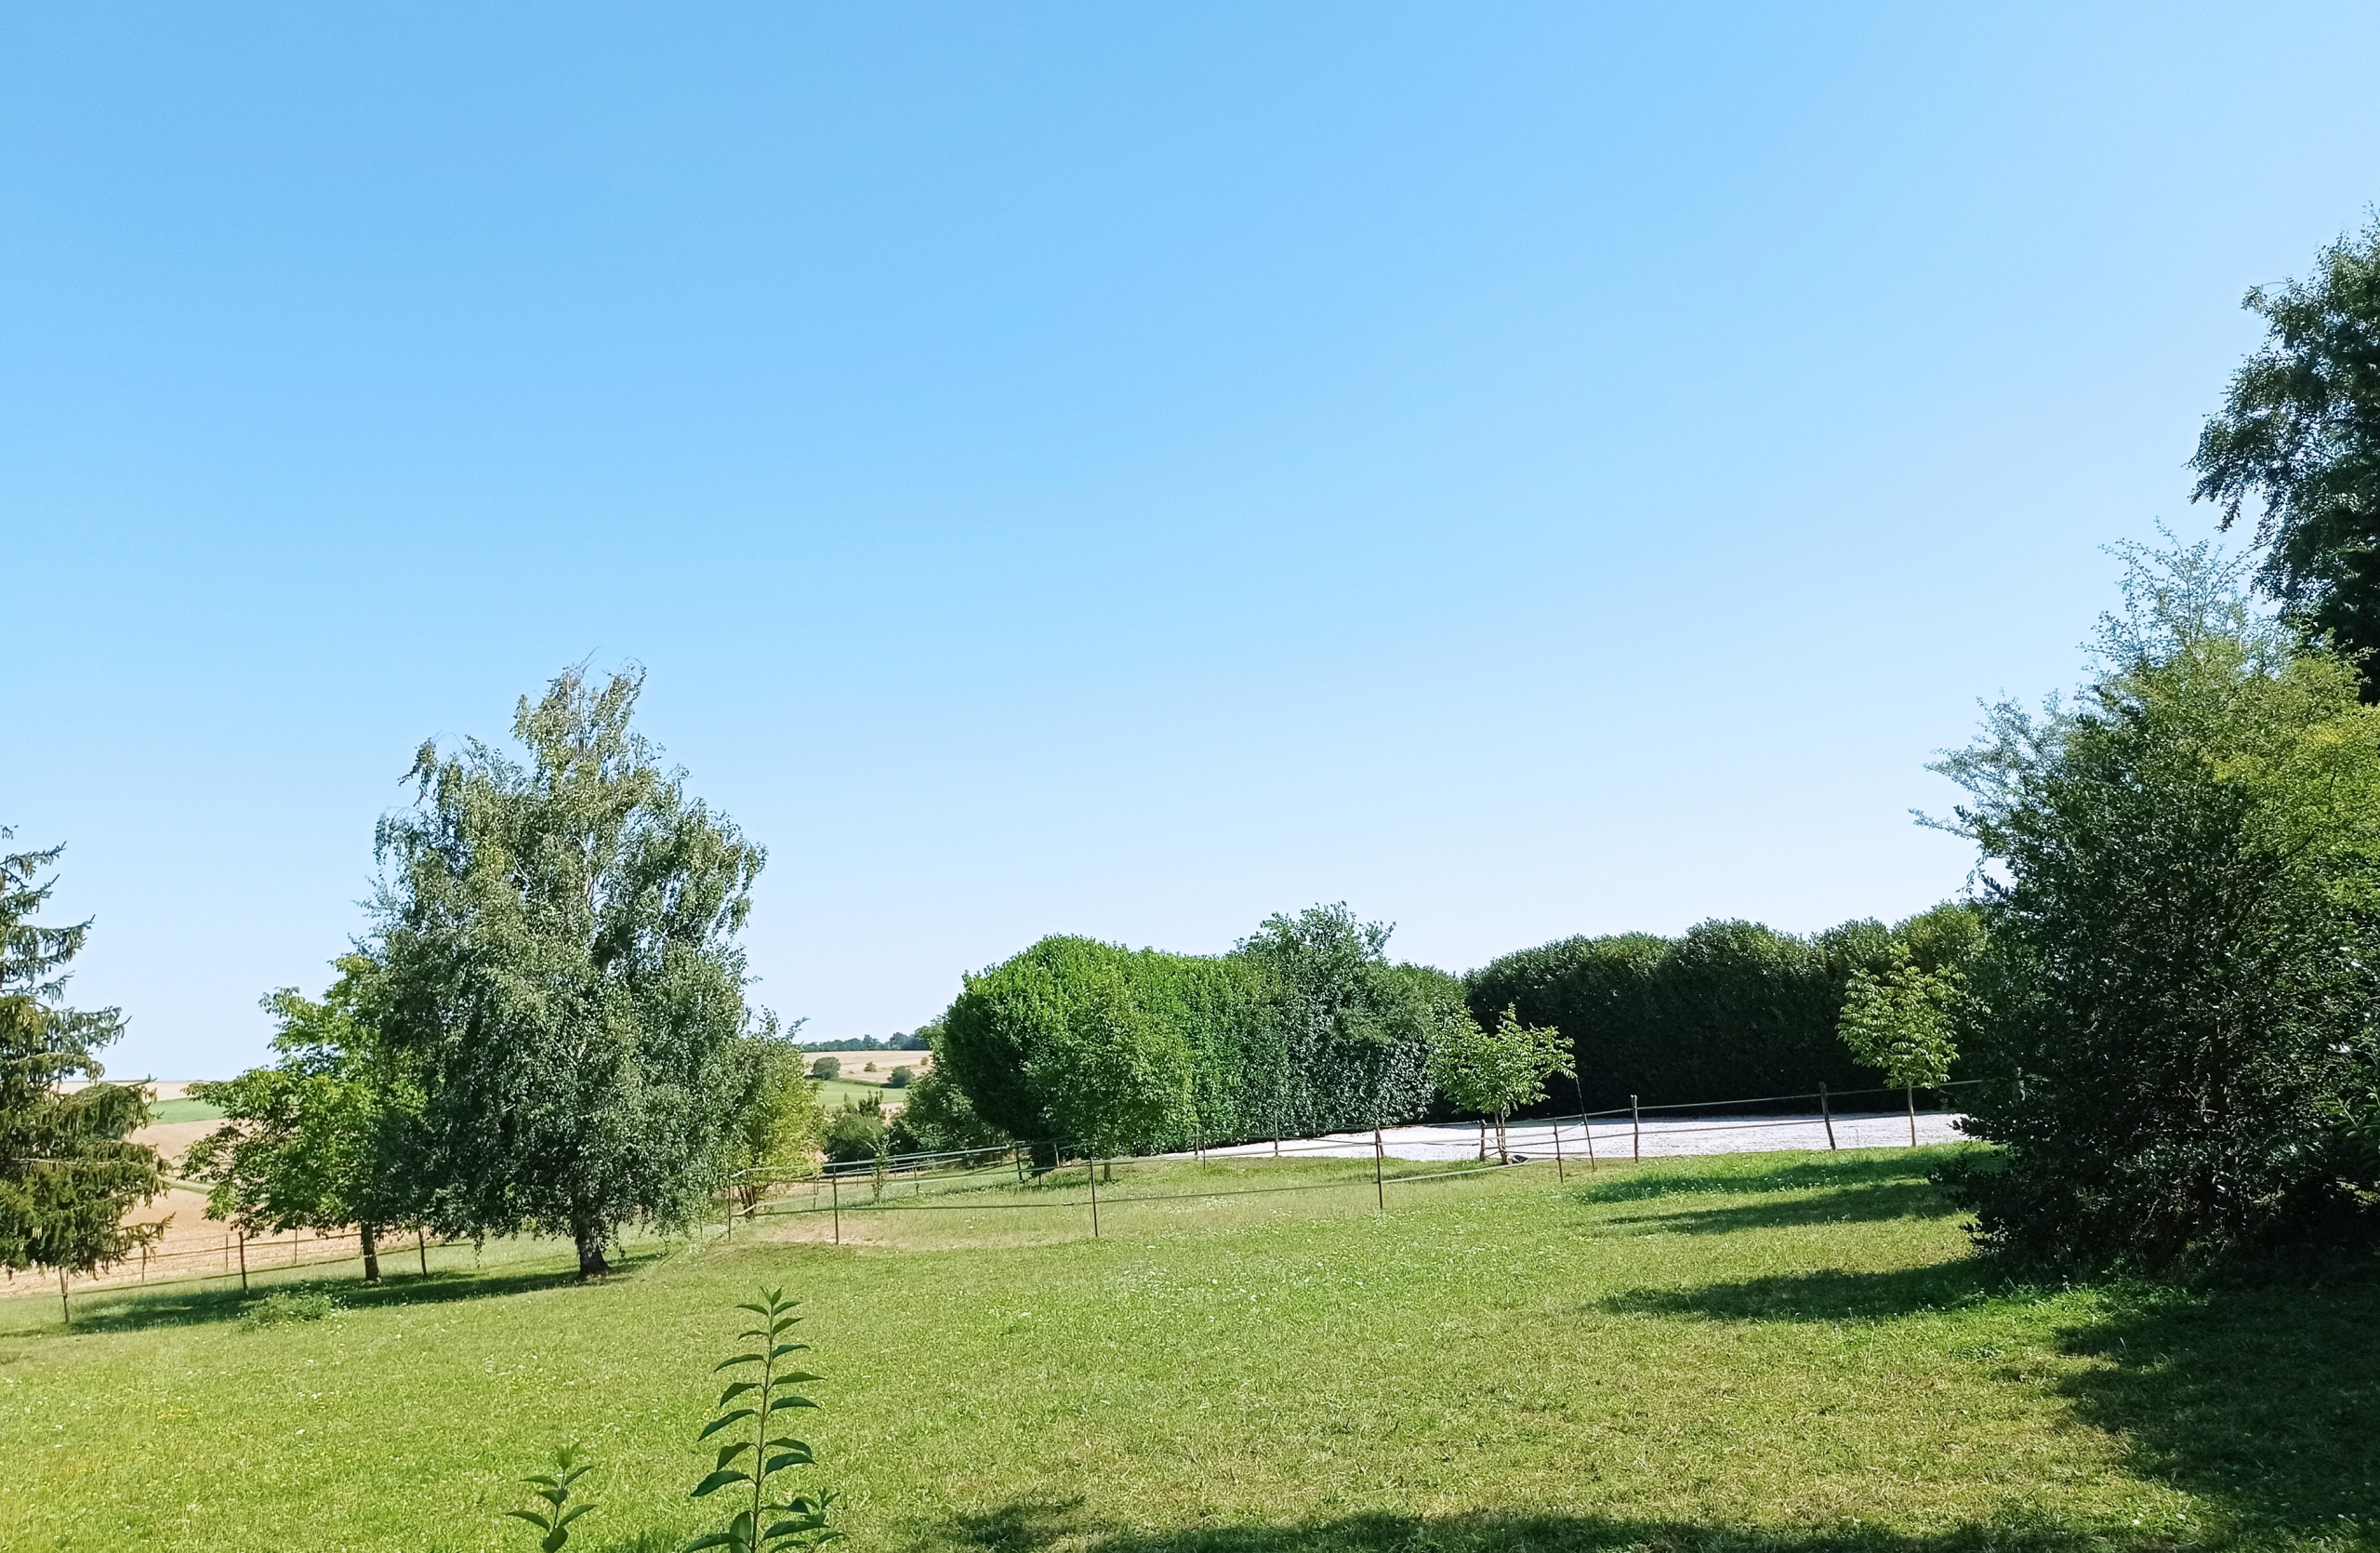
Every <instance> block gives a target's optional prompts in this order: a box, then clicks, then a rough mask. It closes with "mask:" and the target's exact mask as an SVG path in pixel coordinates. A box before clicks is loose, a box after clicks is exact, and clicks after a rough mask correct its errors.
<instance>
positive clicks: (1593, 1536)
mask: <svg viewBox="0 0 2380 1553" xmlns="http://www.w3.org/2000/svg"><path fill="white" fill-rule="evenodd" d="M2126 1546H2139V1547H2142V1548H2161V1549H2165V1548H2171V1547H2172V1546H2174V1545H2173V1544H2172V1543H2171V1542H2170V1541H2169V1540H2164V1539H2162V1538H2157V1537H2152V1536H2150V1535H2149V1534H2148V1533H2143V1532H2139V1531H2135V1530H2133V1529H2132V1528H2129V1527H2127V1528H2124V1529H2122V1531H2121V1532H2119V1531H2117V1530H2116V1529H2114V1528H2111V1527H2105V1526H2099V1527H2093V1528H2090V1529H2088V1530H2085V1529H2083V1528H2072V1529H2069V1528H2060V1527H2048V1526H2040V1525H2034V1524H2030V1523H2028V1522H2024V1521H2019V1520H2011V1521H2006V1522H1993V1523H1990V1524H1982V1525H1972V1526H1961V1527H1958V1528H1955V1529H1953V1530H1951V1531H1949V1532H1946V1533H1941V1534H1940V1535H1937V1536H1925V1537H1911V1536H1901V1535H1896V1534H1894V1533H1889V1532H1884V1531H1881V1530H1875V1529H1871V1528H1866V1527H1858V1526H1853V1527H1844V1528H1840V1529H1836V1530H1831V1531H1830V1530H1810V1531H1781V1530H1763V1529H1759V1528H1752V1527H1734V1526H1701V1525H1696V1524H1693V1523H1691V1522H1687V1521H1673V1520H1620V1519H1617V1518H1612V1517H1606V1516H1595V1515H1467V1516H1446V1517H1420V1516H1403V1515H1388V1514H1378V1513H1375V1514H1368V1515H1355V1516H1348V1517H1345V1518H1344V1519H1342V1520H1326V1521H1316V1522H1313V1523H1310V1524H1307V1525H1302V1526H1246V1525H1240V1526H1203V1527H1193V1528H1185V1529H1183V1530H1179V1531H1157V1532H1150V1531H1142V1530H1137V1529H1126V1528H1119V1527H1112V1526H1103V1525H1099V1524H1097V1523H1094V1522H1092V1521H1091V1520H1088V1518H1086V1517H1085V1516H1084V1515H1083V1513H1082V1510H1081V1507H1080V1505H1079V1503H1069V1504H1043V1503H1034V1502H1029V1501H1026V1502H1019V1503H1015V1504H1011V1505H1007V1506H1004V1507H1000V1508H998V1509H996V1510H992V1511H989V1512H986V1513H984V1514H979V1515H971V1516H961V1517H959V1518H958V1519H957V1520H953V1521H950V1522H948V1523H947V1524H945V1526H943V1527H941V1528H939V1529H937V1530H936V1531H935V1532H933V1533H930V1534H929V1535H927V1536H926V1537H923V1538H921V1539H919V1540H917V1541H916V1542H914V1543H913V1544H912V1545H911V1547H912V1549H913V1550H914V1553H1039V1550H1041V1549H1048V1548H1056V1547H1064V1548H1065V1549H1067V1550H1068V1553H1568V1550H1575V1553H1623V1550H1625V1553H2063V1550H2066V1549H2084V1548H2089V1549H2099V1550H2104V1549H2109V1548H2120V1547H2126Z"/></svg>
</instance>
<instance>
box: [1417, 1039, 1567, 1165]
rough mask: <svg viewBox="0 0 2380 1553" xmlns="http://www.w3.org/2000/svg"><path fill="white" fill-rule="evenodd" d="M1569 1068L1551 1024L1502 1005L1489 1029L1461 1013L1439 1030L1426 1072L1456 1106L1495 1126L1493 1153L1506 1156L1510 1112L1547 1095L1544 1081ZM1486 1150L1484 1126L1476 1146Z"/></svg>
mask: <svg viewBox="0 0 2380 1553" xmlns="http://www.w3.org/2000/svg"><path fill="white" fill-rule="evenodd" d="M1570 1071H1571V1065H1570V1053H1569V1048H1568V1047H1567V1046H1566V1045H1565V1044H1564V1043H1563V1041H1562V1032H1561V1031H1560V1030H1558V1029H1554V1027H1552V1026H1551V1025H1525V1024H1523V1023H1521V1020H1520V1016H1519V1014H1518V1012H1517V1011H1516V1010H1514V1009H1512V1008H1506V1009H1505V1010H1504V1012H1503V1013H1502V1014H1501V1015H1499V1016H1498V1017H1497V1020H1496V1023H1495V1025H1494V1026H1493V1027H1492V1028H1491V1027H1488V1026H1485V1025H1482V1024H1480V1023H1479V1022H1478V1021H1477V1020H1475V1019H1474V1018H1472V1017H1470V1016H1469V1015H1464V1016H1463V1018H1462V1020H1461V1023H1460V1024H1458V1025H1456V1026H1455V1027H1453V1028H1452V1029H1448V1030H1447V1031H1446V1032H1445V1033H1443V1034H1442V1035H1441V1036H1440V1037H1439V1038H1438V1041H1437V1043H1436V1045H1435V1048H1434V1049H1433V1050H1432V1052H1431V1054H1430V1073H1431V1076H1432V1078H1434V1079H1435V1081H1436V1082H1437V1086H1438V1092H1439V1093H1440V1094H1442V1095H1445V1096H1446V1097H1447V1098H1448V1100H1449V1101H1451V1102H1453V1104H1454V1105H1455V1106H1456V1107H1457V1108H1460V1109H1462V1110H1467V1111H1472V1112H1475V1113H1476V1114H1477V1115H1478V1116H1479V1117H1480V1118H1481V1120H1482V1122H1483V1123H1486V1122H1493V1123H1494V1124H1495V1128H1496V1153H1497V1157H1498V1158H1500V1159H1501V1158H1505V1157H1507V1156H1508V1155H1509V1154H1510V1150H1509V1149H1508V1148H1506V1147H1505V1131H1504V1124H1505V1122H1507V1121H1508V1120H1509V1119H1510V1118H1511V1116H1512V1114H1513V1112H1514V1111H1515V1110H1517V1109H1519V1108H1521V1107H1523V1106H1526V1105H1529V1104H1532V1103H1533V1102H1536V1101H1539V1100H1542V1099H1544V1098H1545V1081H1546V1080H1547V1079H1548V1078H1550V1077H1552V1076H1553V1075H1554V1074H1556V1073H1566V1074H1567V1073H1568V1072H1570ZM1479 1151H1480V1153H1481V1155H1482V1156H1483V1157H1484V1156H1485V1155H1486V1154H1487V1152H1488V1148H1487V1133H1486V1127H1485V1126H1484V1125H1483V1126H1482V1128H1481V1134H1480V1149H1479Z"/></svg>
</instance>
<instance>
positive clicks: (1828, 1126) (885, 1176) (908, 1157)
mask: <svg viewBox="0 0 2380 1553" xmlns="http://www.w3.org/2000/svg"><path fill="white" fill-rule="evenodd" d="M1977 1082H1982V1081H1980V1080H1960V1081H1955V1082H1950V1083H1944V1084H1939V1085H1935V1086H1932V1087H1930V1088H1929V1089H1928V1091H1927V1094H1928V1095H1940V1096H1942V1097H1944V1098H1945V1099H1947V1098H1948V1097H1949V1092H1950V1091H1951V1090H1954V1089H1957V1088H1961V1087H1964V1085H1967V1084H1972V1083H1977ZM1875 1095H1898V1096H1901V1097H1902V1099H1903V1101H1904V1106H1905V1113H1906V1115H1907V1117H1908V1119H1909V1122H1910V1142H1911V1145H1912V1146H1914V1145H1915V1144H1916V1143H1917V1141H1918V1135H1917V1122H1918V1119H1919V1117H1920V1116H1921V1115H1924V1116H1925V1117H1928V1118H1936V1117H1939V1116H1942V1115H1945V1114H1947V1112H1946V1110H1943V1109H1930V1108H1929V1109H1928V1110H1926V1111H1924V1112H1920V1111H1919V1110H1918V1108H1917V1091H1916V1090H1914V1089H1908V1088H1890V1087H1878V1088H1871V1089H1858V1090H1839V1091H1831V1090H1830V1089H1828V1088H1827V1087H1826V1086H1825V1085H1820V1086H1819V1087H1818V1089H1816V1090H1812V1091H1810V1092H1808V1093H1806V1094H1802V1095H1759V1096H1755V1097H1752V1098H1750V1099H1743V1100H1723V1101H1703V1102H1684V1103H1676V1104H1669V1105H1660V1106H1646V1105H1642V1104H1639V1103H1636V1102H1635V1101H1633V1099H1632V1101H1631V1103H1630V1104H1628V1105H1626V1106H1619V1107H1613V1108H1608V1109H1606V1110H1587V1111H1579V1112H1573V1113H1571V1114H1569V1115H1567V1116H1556V1117H1552V1118H1543V1117H1540V1118H1534V1119H1531V1120H1529V1121H1527V1122H1520V1123H1508V1124H1506V1126H1504V1127H1502V1128H1496V1127H1495V1124H1494V1123H1493V1122H1489V1123H1487V1124H1486V1126H1487V1127H1488V1128H1490V1129H1495V1130H1496V1131H1497V1132H1499V1134H1500V1135H1501V1137H1500V1143H1499V1148H1498V1156H1499V1157H1498V1158H1497V1159H1496V1160H1495V1161H1492V1162H1489V1161H1487V1159H1486V1153H1487V1140H1486V1132H1485V1131H1483V1134H1482V1139H1481V1160H1480V1162H1478V1163H1475V1164H1470V1165H1466V1166H1464V1167H1462V1168H1460V1169H1452V1170H1418V1171H1417V1170H1409V1169H1404V1168H1399V1169H1395V1170H1391V1169H1390V1168H1389V1163H1390V1161H1391V1159H1392V1158H1395V1156H1392V1155H1391V1154H1390V1153H1389V1150H1388V1144H1387V1134H1388V1132H1389V1131H1390V1130H1391V1129H1387V1128H1373V1129H1372V1130H1371V1131H1370V1133H1369V1135H1365V1134H1361V1133H1340V1134H1332V1135H1324V1136H1321V1137H1315V1138H1298V1139H1284V1138H1270V1139H1257V1140H1254V1141H1247V1140H1239V1141H1235V1142H1231V1143H1226V1144H1218V1145H1209V1144H1206V1143H1204V1142H1200V1143H1197V1144H1196V1145H1194V1146H1193V1148H1188V1149H1177V1150H1173V1151H1170V1152H1168V1153H1162V1154H1103V1153H1101V1152H1100V1151H1099V1150H1097V1149H1096V1148H1090V1147H1087V1146H1084V1145H1081V1144H1070V1143H1063V1142H1057V1141H1052V1140H1042V1141H1039V1142H1017V1143H1008V1144H1000V1145H993V1146H986V1147H984V1148H960V1149H939V1150H930V1151H923V1152H916V1153H906V1154H880V1155H878V1156H876V1157H874V1158H872V1159H866V1160H848V1161H828V1162H827V1163H826V1164H824V1165H818V1164H812V1163H807V1162H803V1163H799V1164H789V1165H761V1166H756V1167H754V1168H752V1169H750V1170H747V1171H745V1172H742V1173H739V1175H738V1178H737V1179H738V1184H739V1185H740V1186H741V1187H742V1188H743V1191H742V1194H741V1201H742V1203H743V1206H742V1208H741V1209H740V1211H739V1210H738V1209H737V1208H736V1207H735V1205H734V1201H731V1202H730V1204H729V1209H728V1217H727V1222H728V1224H729V1225H730V1226H732V1225H733V1224H734V1221H735V1220H736V1219H737V1218H739V1217H741V1218H744V1219H747V1220H750V1219H755V1218H758V1217H761V1216H768V1217H800V1216H805V1215H825V1216H826V1217H828V1218H829V1219H830V1220H831V1223H832V1230H831V1234H832V1238H833V1240H834V1241H835V1242H836V1243H838V1244H840V1243H841V1241H842V1220H843V1215H845V1214H847V1213H849V1214H863V1213H869V1214H874V1213H895V1214H898V1213H936V1212H940V1213H985V1212H1034V1211H1040V1212H1049V1211H1052V1210H1069V1211H1080V1212H1082V1213H1084V1214H1085V1215H1086V1222H1087V1223H1088V1226H1089V1228H1090V1231H1091V1235H1092V1236H1093V1237H1094V1238H1096V1237H1097V1236H1098V1235H1099V1234H1100V1232H1101V1231H1100V1218H1099V1210H1100V1206H1101V1204H1102V1202H1103V1201H1104V1202H1105V1203H1106V1205H1107V1206H1108V1207H1110V1208H1114V1207H1118V1206H1122V1205H1125V1204H1130V1203H1146V1202H1168V1201H1207V1200H1211V1199H1223V1198H1232V1197H1252V1196H1259V1195H1265V1194H1270V1193H1276V1192H1315V1191H1343V1190H1346V1189H1347V1188H1349V1187H1351V1186H1355V1185H1369V1186H1370V1187H1371V1188H1372V1190H1373V1195H1374V1200H1375V1206H1376V1207H1377V1208H1378V1209H1379V1210H1380V1211H1382V1212H1383V1213H1384V1212H1386V1211H1387V1210H1388V1188H1390V1187H1392V1186H1395V1187H1406V1186H1413V1185H1419V1184H1421V1183H1424V1182H1430V1181H1444V1180H1452V1179H1456V1178H1458V1177H1462V1176H1471V1175H1486V1174H1489V1173H1492V1172H1496V1171H1501V1170H1509V1169H1512V1168H1514V1166H1517V1165H1522V1164H1527V1163H1529V1162H1532V1160H1533V1159H1537V1157H1535V1156H1531V1155H1528V1154H1526V1153H1522V1152H1516V1151H1514V1149H1513V1148H1510V1147H1509V1145H1508V1142H1507V1141H1505V1140H1507V1139H1508V1138H1509V1135H1511V1133H1513V1132H1514V1130H1518V1131H1520V1132H1522V1133H1523V1134H1524V1135H1526V1134H1527V1133H1528V1132H1530V1131H1534V1132H1535V1133H1537V1134H1539V1135H1543V1136H1544V1137H1545V1138H1546V1140H1547V1141H1546V1145H1545V1147H1547V1148H1550V1149H1551V1151H1552V1152H1551V1159H1550V1161H1546V1160H1542V1159H1537V1162H1551V1163H1552V1164H1553V1166H1554V1173H1555V1178H1556V1179H1557V1180H1567V1178H1568V1173H1569V1170H1570V1169H1571V1168H1572V1166H1573V1165H1574V1164H1575V1165H1576V1166H1578V1167H1579V1168H1582V1169H1586V1170H1590V1171H1593V1170H1596V1169H1599V1168H1600V1167H1601V1165H1602V1164H1603V1163H1604V1162H1605V1161H1606V1160H1607V1158H1613V1159H1616V1156H1605V1155H1599V1154H1598V1151H1597V1149H1596V1147H1595V1144H1596V1139H1597V1136H1598V1134H1597V1129H1596V1123H1597V1122H1610V1123H1611V1124H1612V1125H1611V1126H1610V1127H1609V1128H1607V1130H1606V1131H1605V1132H1604V1134H1603V1136H1604V1137H1605V1139H1606V1140H1607V1141H1616V1140H1617V1138H1618V1137H1619V1136H1620V1135H1621V1134H1620V1128H1619V1123H1620V1119H1622V1118H1625V1119H1626V1132H1625V1134H1624V1136H1625V1137H1626V1140H1627V1143H1628V1158H1629V1161H1630V1162H1632V1163H1633V1162H1635V1161H1640V1160H1642V1159H1643V1157H1644V1144H1645V1138H1646V1123H1645V1118H1646V1115H1647V1114H1648V1113H1662V1112H1691V1113H1694V1114H1697V1115H1704V1114H1708V1113H1710V1112H1712V1111H1715V1110H1721V1109H1724V1108H1728V1107H1743V1106H1770V1105H1779V1104H1785V1103H1788V1102H1792V1101H1816V1102H1817V1104H1818V1115H1817V1121H1818V1125H1819V1126H1820V1127H1821V1128H1822V1129H1823V1131H1824V1133H1825V1136H1826V1140H1827V1147H1828V1148H1830V1149H1833V1148H1841V1147H1842V1144H1841V1141H1840V1140H1839V1138H1838V1137H1837V1135H1836V1133H1835V1123H1836V1122H1838V1121H1843V1122H1853V1121H1858V1122H1871V1121H1873V1120H1874V1117H1873V1115H1872V1114H1871V1115H1864V1116H1863V1115H1858V1114H1857V1113H1852V1112H1843V1113H1838V1112H1837V1111H1836V1110H1835V1104H1836V1102H1838V1101H1843V1100H1858V1099H1865V1098H1869V1097H1871V1096H1875ZM1655 1120H1656V1124H1657V1125H1658V1126H1659V1136H1662V1137H1676V1136H1681V1135H1693V1134H1703V1133H1732V1132H1748V1131H1754V1130H1759V1129H1765V1128H1777V1127H1808V1126H1809V1125H1810V1124H1811V1118H1809V1117H1807V1116H1789V1117H1779V1118H1767V1119H1764V1120H1760V1121H1747V1122H1707V1123H1703V1124H1700V1125H1696V1126H1687V1127H1679V1126H1676V1125H1674V1124H1662V1123H1660V1121H1659V1116H1658V1115H1656V1118H1655ZM1400 1131H1401V1130H1400ZM1367 1146H1368V1149H1367ZM1530 1147H1536V1145H1534V1144H1531V1145H1530ZM1725 1151H1726V1150H1712V1152H1725ZM1367 1154H1368V1157H1369V1163H1370V1164H1371V1171H1370V1173H1369V1178H1365V1177H1363V1176H1360V1175H1359V1176H1356V1177H1355V1178H1353V1179H1342V1180H1337V1181H1301V1182H1291V1183H1286V1184H1280V1185H1272V1186H1256V1187H1229V1188H1221V1187H1198V1188H1191V1189H1188V1190H1181V1191H1164V1192H1149V1191H1130V1190H1128V1191H1126V1192H1122V1193H1118V1192H1117V1191H1115V1190H1113V1189H1112V1188H1111V1189H1110V1190H1109V1191H1108V1192H1107V1193H1105V1194H1104V1197H1103V1194H1102V1193H1101V1191H1100V1189H1099V1188H1100V1183H1101V1181H1102V1179H1103V1178H1105V1179H1109V1180H1111V1181H1112V1180H1113V1172H1114V1170H1115V1167H1117V1166H1118V1165H1127V1166H1129V1165H1144V1164H1147V1163H1150V1162H1152V1161H1183V1160H1197V1161H1206V1160H1208V1159H1214V1160H1219V1161H1232V1162H1241V1161H1250V1160H1260V1161H1261V1160H1348V1161H1356V1160H1363V1159H1365V1158H1367ZM1397 1162H1398V1164H1399V1165H1400V1166H1402V1165H1405V1164H1409V1163H1412V1162H1415V1161H1408V1160H1402V1159H1399V1160H1398V1161H1397ZM1077 1171H1080V1172H1081V1175H1079V1176H1077V1175H1075V1174H1074V1173H1075V1172H1077ZM863 1187H864V1188H866V1190H865V1195H864V1196H863V1195H862V1191H861V1188H863ZM804 1188H806V1190H807V1193H808V1200H807V1201H806V1202H804V1203H803V1204H801V1205H800V1206H795V1205H792V1204H791V1203H790V1202H789V1201H787V1200H786V1198H785V1196H784V1195H780V1197H779V1200H778V1201H776V1202H775V1203H774V1204H771V1205H769V1206H767V1207H766V1208H763V1206H762V1204H763V1201H765V1200H766V1199H767V1197H768V1195H769V1194H770V1193H771V1192H772V1191H774V1192H777V1193H779V1194H787V1193H789V1192H795V1191H800V1190H802V1189H804ZM994 1194H1000V1195H999V1196H998V1198H996V1197H995V1195H994ZM1068 1194H1071V1195H1068ZM946 1198H947V1199H959V1201H941V1200H942V1199H946Z"/></svg>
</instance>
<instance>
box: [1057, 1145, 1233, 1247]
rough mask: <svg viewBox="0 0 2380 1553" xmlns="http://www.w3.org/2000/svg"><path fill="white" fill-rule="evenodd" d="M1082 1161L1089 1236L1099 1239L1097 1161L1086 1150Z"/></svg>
mask: <svg viewBox="0 0 2380 1553" xmlns="http://www.w3.org/2000/svg"><path fill="white" fill-rule="evenodd" d="M1275 1147H1276V1148H1278V1147H1279V1145H1277V1144H1276V1145H1275ZM1082 1163H1083V1175H1084V1177H1085V1179H1087V1180H1089V1181H1090V1182H1091V1239H1092V1240H1094V1241H1095V1240H1097V1239H1099V1161H1098V1159H1097V1158H1096V1157H1095V1156H1093V1155H1091V1154H1090V1153H1088V1152H1086V1153H1085V1155H1084V1157H1083V1161H1082Z"/></svg>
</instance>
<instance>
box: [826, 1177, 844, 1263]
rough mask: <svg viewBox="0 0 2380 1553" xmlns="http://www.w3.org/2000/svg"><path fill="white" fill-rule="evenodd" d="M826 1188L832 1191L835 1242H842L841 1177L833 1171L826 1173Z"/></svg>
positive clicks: (838, 1243)
mask: <svg viewBox="0 0 2380 1553" xmlns="http://www.w3.org/2000/svg"><path fill="white" fill-rule="evenodd" d="M826 1189H827V1190H828V1191H830V1192H832V1193H834V1204H835V1243H836V1244H837V1245H840V1244H842V1243H843V1178H842V1177H841V1176H840V1175H836V1174H835V1173H834V1172H833V1171H831V1170H830V1171H828V1172H827V1173H826Z"/></svg>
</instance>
